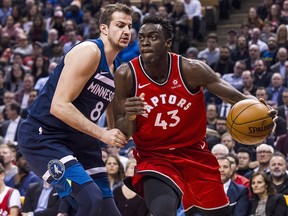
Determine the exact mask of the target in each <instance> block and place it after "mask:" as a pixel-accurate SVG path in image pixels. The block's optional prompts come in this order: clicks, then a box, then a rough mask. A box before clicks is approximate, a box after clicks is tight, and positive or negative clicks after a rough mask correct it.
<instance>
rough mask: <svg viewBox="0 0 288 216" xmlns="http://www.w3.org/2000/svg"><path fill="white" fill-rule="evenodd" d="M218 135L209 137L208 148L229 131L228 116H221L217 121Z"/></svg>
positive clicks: (218, 141) (219, 140)
mask: <svg viewBox="0 0 288 216" xmlns="http://www.w3.org/2000/svg"><path fill="white" fill-rule="evenodd" d="M216 132H217V133H216V135H214V136H211V137H209V138H207V142H208V148H209V149H210V150H211V149H212V147H213V146H214V145H216V144H217V143H220V142H221V136H222V134H224V133H225V132H227V126H226V118H223V117H219V118H218V119H217V121H216Z"/></svg>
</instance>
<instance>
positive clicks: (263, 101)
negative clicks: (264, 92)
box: [259, 98, 278, 123]
mask: <svg viewBox="0 0 288 216" xmlns="http://www.w3.org/2000/svg"><path fill="white" fill-rule="evenodd" d="M259 101H260V102H261V103H263V104H264V105H265V106H266V107H268V109H269V112H268V114H269V116H271V118H272V119H273V122H274V123H275V122H276V120H277V118H278V117H277V111H276V110H275V109H274V108H273V107H271V106H270V105H268V104H267V103H266V101H265V100H264V99H263V98H259Z"/></svg>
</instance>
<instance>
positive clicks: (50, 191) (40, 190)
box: [22, 180, 60, 216]
mask: <svg viewBox="0 0 288 216" xmlns="http://www.w3.org/2000/svg"><path fill="white" fill-rule="evenodd" d="M59 204H60V198H59V196H58V195H57V193H56V191H55V189H54V187H53V186H51V185H49V184H48V183H47V182H45V181H43V180H41V181H39V182H37V183H31V184H30V185H29V187H28V190H27V194H26V196H25V200H24V204H23V208H22V216H30V215H33V216H44V215H47V216H48V215H51V216H52V215H56V214H57V212H58V207H59Z"/></svg>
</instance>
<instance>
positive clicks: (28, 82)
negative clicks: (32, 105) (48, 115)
mask: <svg viewBox="0 0 288 216" xmlns="http://www.w3.org/2000/svg"><path fill="white" fill-rule="evenodd" d="M34 84H35V82H34V76H33V75H31V74H25V76H24V79H23V86H22V88H20V89H19V90H18V91H17V92H16V93H15V100H16V102H18V103H19V104H20V107H21V110H23V109H26V108H27V107H28V101H29V96H30V92H31V91H32V90H33V86H34Z"/></svg>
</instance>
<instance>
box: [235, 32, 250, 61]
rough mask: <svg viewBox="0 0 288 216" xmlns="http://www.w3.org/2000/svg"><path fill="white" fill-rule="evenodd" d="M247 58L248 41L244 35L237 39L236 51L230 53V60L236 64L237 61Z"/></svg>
mask: <svg viewBox="0 0 288 216" xmlns="http://www.w3.org/2000/svg"><path fill="white" fill-rule="evenodd" d="M248 58H249V52H248V41H247V38H246V37H245V36H244V35H240V36H239V37H238V38H237V46H236V49H235V50H234V51H233V52H232V53H231V60H232V61H234V62H236V61H239V60H246V59H248Z"/></svg>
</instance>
